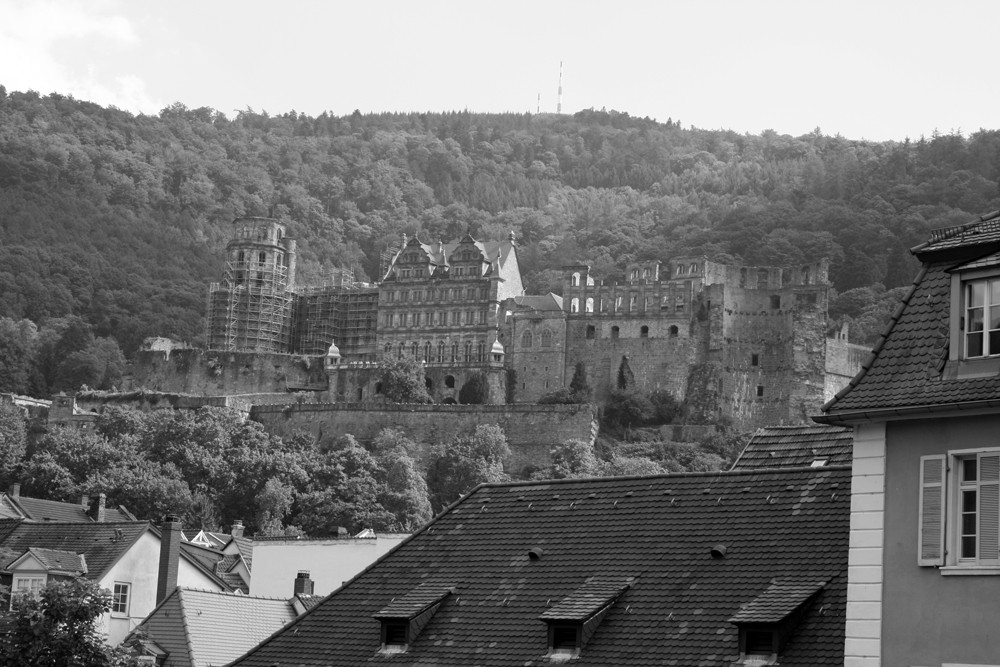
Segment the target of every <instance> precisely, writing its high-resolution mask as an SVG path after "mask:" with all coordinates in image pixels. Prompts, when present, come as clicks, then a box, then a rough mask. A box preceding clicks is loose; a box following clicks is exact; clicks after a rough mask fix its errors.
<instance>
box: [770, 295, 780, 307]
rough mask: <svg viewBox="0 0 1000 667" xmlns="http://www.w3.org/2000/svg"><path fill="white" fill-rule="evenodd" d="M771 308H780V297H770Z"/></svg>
mask: <svg viewBox="0 0 1000 667" xmlns="http://www.w3.org/2000/svg"><path fill="white" fill-rule="evenodd" d="M771 308H772V309H778V308H781V296H779V295H777V294H772V295H771Z"/></svg>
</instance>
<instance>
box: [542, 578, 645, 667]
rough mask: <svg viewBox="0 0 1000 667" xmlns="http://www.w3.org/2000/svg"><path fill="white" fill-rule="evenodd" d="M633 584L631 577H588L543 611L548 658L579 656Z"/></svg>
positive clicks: (560, 658) (557, 659) (556, 659)
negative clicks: (546, 629) (546, 633)
mask: <svg viewBox="0 0 1000 667" xmlns="http://www.w3.org/2000/svg"><path fill="white" fill-rule="evenodd" d="M633 581H634V578H633V577H623V576H596V577H590V578H589V579H587V580H586V581H585V582H584V583H583V585H582V586H580V587H579V588H578V589H576V590H575V591H573V592H572V593H570V594H569V595H567V596H566V597H565V598H563V599H562V600H560V601H559V602H558V603H556V604H555V605H553V606H552V607H550V608H549V609H547V610H545V612H543V613H542V615H541V616H539V617H538V618H539V620H541V621H544V622H545V623H546V624H547V625H548V647H549V652H548V657H549V659H551V660H553V661H563V660H570V659H572V658H575V657H577V656H579V655H580V651H582V650H583V648H584V647H585V646H586V645H587V642H588V641H590V638H591V637H592V636H593V634H594V631H595V630H597V626H599V625H600V624H601V621H602V620H604V616H605V615H606V614H607V613H608V610H610V609H611V607H612V606H613V605H614V604H615V602H616V601H617V600H618V598H619V597H621V595H622V594H623V593H624V592H625V591H627V590H628V589H629V588H631V586H632V583H633Z"/></svg>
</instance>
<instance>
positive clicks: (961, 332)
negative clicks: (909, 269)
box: [948, 265, 1000, 371]
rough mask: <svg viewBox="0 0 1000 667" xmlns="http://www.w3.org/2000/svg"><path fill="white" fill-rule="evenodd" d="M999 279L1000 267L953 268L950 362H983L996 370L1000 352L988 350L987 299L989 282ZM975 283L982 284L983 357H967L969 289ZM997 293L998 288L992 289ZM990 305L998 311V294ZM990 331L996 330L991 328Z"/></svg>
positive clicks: (988, 304) (999, 286)
mask: <svg viewBox="0 0 1000 667" xmlns="http://www.w3.org/2000/svg"><path fill="white" fill-rule="evenodd" d="M995 280H1000V265H996V266H976V267H975V268H968V269H964V270H963V269H956V270H954V271H952V274H951V318H950V319H951V322H950V325H951V326H950V332H949V333H950V336H949V338H950V345H949V349H948V358H949V359H950V360H952V361H962V362H966V363H968V362H971V363H972V364H975V363H976V362H984V361H986V360H989V361H988V362H987V363H989V364H990V366H991V368H992V369H993V370H994V371H995V370H996V363H997V361H1000V349H997V350H990V348H989V332H990V329H989V307H990V305H991V304H990V303H988V302H989V301H990V300H991V299H990V296H989V285H990V282H991V281H995ZM976 283H984V284H985V287H986V295H985V297H984V305H983V308H984V312H983V329H982V334H983V352H984V354H981V355H976V356H969V354H968V335H969V322H968V318H969V312H968V311H969V308H968V306H969V304H968V294H969V291H968V290H969V287H970V286H971V285H973V284H976ZM996 289H997V290H998V291H1000V285H998V286H997V287H996ZM992 301H996V302H997V303H995V304H992V305H993V307H994V308H997V309H1000V294H998V295H996V296H994V298H993V299H992ZM993 331H995V332H996V331H1000V329H994V330H993Z"/></svg>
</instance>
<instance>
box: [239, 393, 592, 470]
mask: <svg viewBox="0 0 1000 667" xmlns="http://www.w3.org/2000/svg"><path fill="white" fill-rule="evenodd" d="M251 419H254V420H255V421H258V422H260V423H261V424H262V425H263V426H264V428H265V429H267V431H268V432H269V433H273V434H275V435H279V436H281V437H289V436H291V435H293V434H295V433H301V432H304V433H308V434H310V435H311V436H312V437H313V438H315V439H316V440H317V441H320V442H332V441H334V440H336V439H337V438H339V437H341V436H343V435H346V434H351V435H353V436H354V437H356V438H357V439H358V440H361V441H368V440H371V439H373V438H374V437H375V436H376V435H378V433H379V431H381V430H382V429H384V428H398V429H401V430H402V431H403V432H404V433H406V435H407V437H410V438H412V439H413V440H415V441H417V442H419V443H421V444H422V446H423V447H424V451H423V454H424V456H425V457H426V455H427V453H428V450H429V448H430V447H432V446H434V445H437V444H440V443H444V442H448V441H450V440H452V439H454V438H455V436H457V435H462V434H468V433H472V432H473V431H475V429H476V426H478V425H480V424H497V425H498V426H500V428H502V429H503V431H504V433H505V434H506V435H507V441H508V442H509V443H510V447H511V450H512V453H513V458H512V460H511V462H510V472H512V473H514V474H522V473H524V472H525V470H530V469H532V468H540V467H544V466H547V465H548V464H549V463H550V459H549V448H550V447H551V446H552V445H554V444H558V443H561V442H564V441H566V440H570V439H578V440H584V441H586V442H592V441H593V438H594V436H595V434H596V426H595V421H594V420H595V416H594V411H593V407H592V406H590V405H476V406H471V405H407V406H405V407H401V406H381V405H370V404H365V405H360V404H329V403H327V404H309V403H306V404H290V405H283V406H278V405H268V406H254V408H253V410H252V411H251Z"/></svg>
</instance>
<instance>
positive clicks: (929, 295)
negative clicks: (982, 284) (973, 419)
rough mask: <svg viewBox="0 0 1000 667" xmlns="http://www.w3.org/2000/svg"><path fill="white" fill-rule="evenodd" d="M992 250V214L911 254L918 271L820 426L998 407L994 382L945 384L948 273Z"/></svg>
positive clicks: (997, 235)
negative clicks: (906, 414) (899, 414)
mask: <svg viewBox="0 0 1000 667" xmlns="http://www.w3.org/2000/svg"><path fill="white" fill-rule="evenodd" d="M998 246H1000V214H995V215H994V216H992V217H984V218H983V219H982V221H980V222H976V223H972V224H970V225H962V226H961V227H957V228H952V229H950V230H943V231H942V232H940V233H938V234H936V235H935V236H934V237H933V238H932V239H931V240H930V241H929V242H927V243H925V244H923V245H921V246H918V247H917V248H915V249H914V252H916V253H917V254H918V256H920V257H921V258H922V259H923V261H924V265H923V268H922V269H921V272H920V274H919V275H918V276H917V278H916V280H915V281H914V284H913V288H912V289H911V291H910V293H909V294H908V295H907V296H906V297H905V298H904V300H903V302H902V303H901V304H900V308H899V310H897V312H896V314H895V316H894V317H893V318H892V321H891V323H890V325H889V328H888V330H887V331H886V333H885V334H884V335H883V336H882V338H881V339H880V341H879V343H878V344H877V345H876V347H875V350H874V355H873V357H872V358H871V359H870V360H869V361H868V362H867V363H866V364H865V365H864V366H863V368H862V370H861V372H860V373H859V374H858V375H857V377H855V378H854V379H853V380H852V381H851V382H850V384H849V385H848V386H847V387H846V388H845V389H843V390H841V391H840V392H839V393H838V394H837V396H835V397H834V399H833V400H832V401H830V402H828V403H827V404H826V405H825V406H823V412H824V414H823V415H820V416H817V417H815V418H814V419H816V420H817V421H821V422H827V423H830V422H832V423H837V422H839V421H841V420H843V421H845V422H849V421H851V420H852V419H857V418H871V417H879V416H882V417H886V416H891V415H893V414H894V413H897V412H899V411H907V412H912V411H926V412H930V411H940V410H944V409H950V408H952V407H956V406H958V405H965V406H968V405H969V404H975V403H979V404H985V403H986V402H993V401H998V400H1000V376H997V375H992V376H989V377H966V378H956V377H950V376H949V375H948V374H946V373H944V372H943V371H944V369H945V362H946V361H947V358H948V345H949V319H950V316H951V312H950V311H951V275H950V274H949V273H948V271H949V269H952V268H954V267H955V266H956V265H959V264H961V263H962V262H963V261H964V262H967V261H970V260H974V259H976V258H979V257H982V256H985V255H986V254H989V253H990V252H995V251H996V250H997V249H998Z"/></svg>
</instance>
